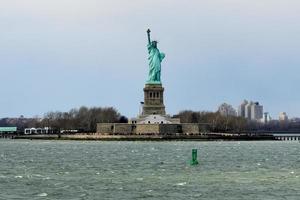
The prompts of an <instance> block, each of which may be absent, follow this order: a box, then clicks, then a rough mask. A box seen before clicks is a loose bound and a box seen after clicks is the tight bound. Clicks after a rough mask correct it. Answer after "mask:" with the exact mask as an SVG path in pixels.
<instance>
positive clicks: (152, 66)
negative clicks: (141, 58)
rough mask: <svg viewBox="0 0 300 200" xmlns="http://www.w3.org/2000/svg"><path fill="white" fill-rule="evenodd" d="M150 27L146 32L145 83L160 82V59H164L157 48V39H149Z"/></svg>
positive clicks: (163, 55)
mask: <svg viewBox="0 0 300 200" xmlns="http://www.w3.org/2000/svg"><path fill="white" fill-rule="evenodd" d="M150 32H151V31H150V29H148V30H147V34H148V45H147V47H148V53H149V57H148V60H149V76H148V81H147V84H161V80H160V74H161V61H162V60H163V59H164V57H165V54H164V53H160V52H159V50H158V48H157V41H151V39H150Z"/></svg>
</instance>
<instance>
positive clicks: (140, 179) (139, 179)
mask: <svg viewBox="0 0 300 200" xmlns="http://www.w3.org/2000/svg"><path fill="white" fill-rule="evenodd" d="M136 180H138V181H142V180H144V179H143V178H137V179H136Z"/></svg>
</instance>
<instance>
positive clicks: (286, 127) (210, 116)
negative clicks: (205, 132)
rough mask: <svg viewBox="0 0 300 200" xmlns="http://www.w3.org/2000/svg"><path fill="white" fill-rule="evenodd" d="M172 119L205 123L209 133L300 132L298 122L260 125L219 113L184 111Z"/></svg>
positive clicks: (299, 122) (273, 122) (259, 123)
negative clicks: (207, 125)
mask: <svg viewBox="0 0 300 200" xmlns="http://www.w3.org/2000/svg"><path fill="white" fill-rule="evenodd" d="M173 117H175V118H180V121H181V123H207V124H209V129H210V130H209V131H211V132H233V133H234V132H236V133H240V132H259V131H270V132H272V131H300V121H281V122H280V121H278V120H273V121H270V122H268V123H261V122H257V121H251V120H247V119H245V118H243V117H237V116H223V115H221V114H220V113H219V112H204V111H200V112H197V111H191V110H184V111H181V112H179V113H178V114H177V115H174V116H173Z"/></svg>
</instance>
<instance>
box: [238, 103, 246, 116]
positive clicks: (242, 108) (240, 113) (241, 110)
mask: <svg viewBox="0 0 300 200" xmlns="http://www.w3.org/2000/svg"><path fill="white" fill-rule="evenodd" d="M247 104H248V101H247V100H244V101H243V102H242V103H241V105H239V107H238V116H239V117H245V116H246V115H245V107H246V105H247Z"/></svg>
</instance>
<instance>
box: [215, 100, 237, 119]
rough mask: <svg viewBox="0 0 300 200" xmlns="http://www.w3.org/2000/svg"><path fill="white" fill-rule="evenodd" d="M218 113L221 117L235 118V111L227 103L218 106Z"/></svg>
mask: <svg viewBox="0 0 300 200" xmlns="http://www.w3.org/2000/svg"><path fill="white" fill-rule="evenodd" d="M218 112H219V113H220V114H221V115H223V116H226V117H227V116H236V110H235V109H234V108H233V107H232V105H229V104H227V103H223V104H221V105H220V106H219V108H218Z"/></svg>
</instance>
